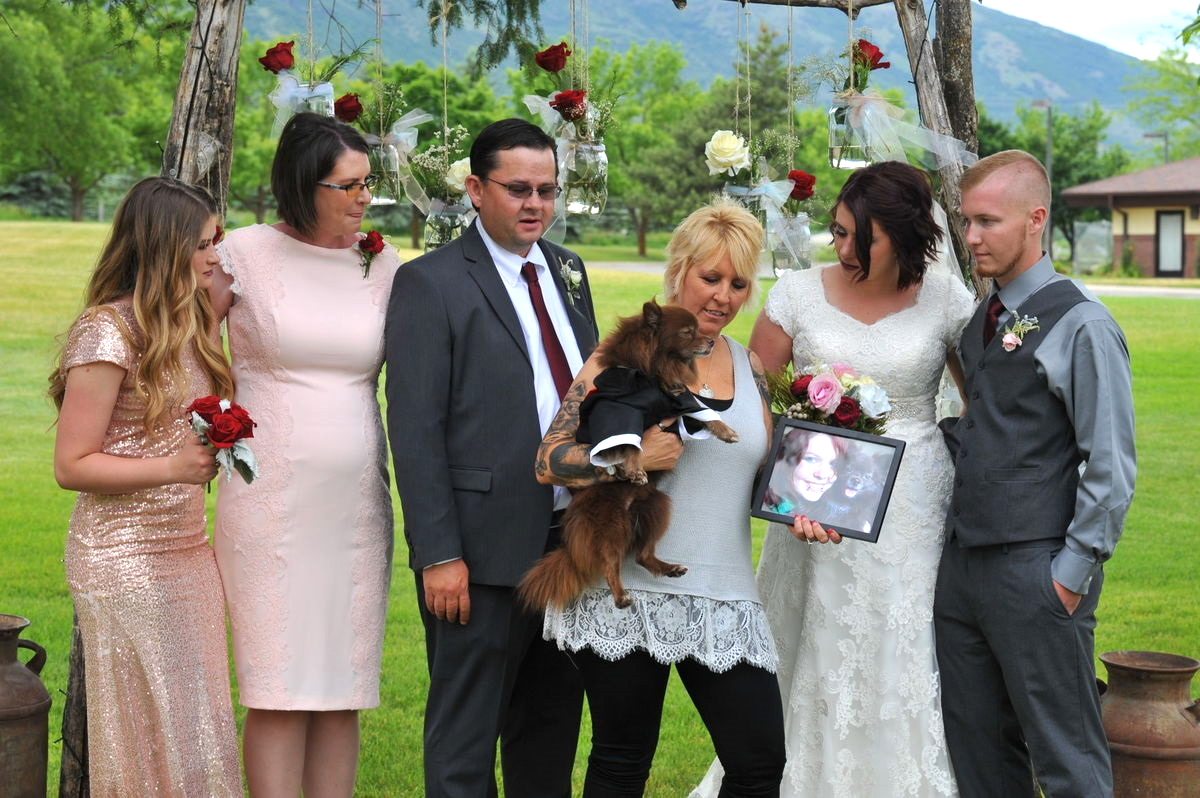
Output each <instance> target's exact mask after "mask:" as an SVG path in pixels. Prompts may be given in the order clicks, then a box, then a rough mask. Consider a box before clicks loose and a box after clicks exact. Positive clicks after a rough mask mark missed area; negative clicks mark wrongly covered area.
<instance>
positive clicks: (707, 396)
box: [696, 341, 717, 399]
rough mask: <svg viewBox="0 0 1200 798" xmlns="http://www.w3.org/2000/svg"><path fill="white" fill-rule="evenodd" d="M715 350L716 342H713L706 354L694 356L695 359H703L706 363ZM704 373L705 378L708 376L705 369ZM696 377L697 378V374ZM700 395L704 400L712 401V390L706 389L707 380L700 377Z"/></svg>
mask: <svg viewBox="0 0 1200 798" xmlns="http://www.w3.org/2000/svg"><path fill="white" fill-rule="evenodd" d="M716 350H717V347H716V341H714V342H713V346H711V347H709V349H708V352H706V353H705V354H703V355H696V357H697V358H701V359H704V361H705V362H706V363H707V362H708V358H710V357H712V353H713V352H715V351H716ZM704 373H705V376H707V375H708V369H707V368H705V369H704ZM697 376H699V374H698V373H697ZM700 395H701V396H703V397H704V398H705V399H712V398H713V396H714V394H713V390H712V388H709V387H708V380H707V379H705V378H703V377H701V379H700Z"/></svg>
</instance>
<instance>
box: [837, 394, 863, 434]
mask: <svg viewBox="0 0 1200 798" xmlns="http://www.w3.org/2000/svg"><path fill="white" fill-rule="evenodd" d="M861 415H862V410H860V409H859V407H858V402H856V401H854V400H853V399H851V398H850V397H849V396H843V397H842V401H840V402H838V406H837V409H836V410H834V411H833V420H834V421H835V422H837V425H838V426H839V427H847V428H849V427H853V426H854V425H855V424H856V423H858V418H859V416H861Z"/></svg>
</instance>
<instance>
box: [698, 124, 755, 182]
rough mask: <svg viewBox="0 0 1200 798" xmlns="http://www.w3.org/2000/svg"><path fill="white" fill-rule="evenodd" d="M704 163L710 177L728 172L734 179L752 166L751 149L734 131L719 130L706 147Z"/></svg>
mask: <svg viewBox="0 0 1200 798" xmlns="http://www.w3.org/2000/svg"><path fill="white" fill-rule="evenodd" d="M704 161H705V163H707V164H708V173H709V174H710V175H715V174H720V173H721V172H726V173H728V174H729V176H730V177H732V176H734V175H736V174H737V173H738V171H739V170H741V169H745V168H747V167H748V166H750V148H749V147H747V146H746V140H745V139H744V138H742V137H741V136H739V135H737V134H735V133H734V132H733V131H732V130H718V131H717V132H716V133H713V136H712V138H711V139H709V141H708V143H707V144H705V145H704Z"/></svg>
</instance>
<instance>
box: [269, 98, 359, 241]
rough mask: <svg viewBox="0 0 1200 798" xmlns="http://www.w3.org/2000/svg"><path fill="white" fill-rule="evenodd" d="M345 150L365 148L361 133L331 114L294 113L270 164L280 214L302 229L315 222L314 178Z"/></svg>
mask: <svg viewBox="0 0 1200 798" xmlns="http://www.w3.org/2000/svg"><path fill="white" fill-rule="evenodd" d="M346 150H353V151H354V152H363V153H365V152H367V142H366V140H365V139H363V137H362V134H361V133H359V132H358V131H357V130H355V129H354V128H352V127H350V126H349V125H345V124H342V123H341V122H339V121H337V120H336V119H334V118H333V117H330V116H321V115H320V114H310V113H302V114H296V115H295V116H293V117H292V118H291V119H289V120H288V123H287V124H286V125H284V126H283V133H282V134H280V136H279V146H278V147H276V148H275V160H274V162H273V163H272V164H271V193H272V194H274V195H275V204H276V205H277V206H278V207H279V217H280V218H281V219H283V220H284V221H285V222H287V223H288V224H289V225H291V226H292V227H294V228H296V229H297V230H299V231H300V232H301V233H305V234H307V233H311V232H312V231H313V229H314V228H316V226H317V207H316V202H315V195H316V190H317V181H319V180H321V179H322V178H324V177H325V176H326V175H327V174H329V173H330V172H332V171H333V167H334V164H335V163H337V159H338V158H339V157H341V155H342V153H343V152H345V151H346Z"/></svg>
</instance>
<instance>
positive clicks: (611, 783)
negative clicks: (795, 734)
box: [572, 649, 786, 798]
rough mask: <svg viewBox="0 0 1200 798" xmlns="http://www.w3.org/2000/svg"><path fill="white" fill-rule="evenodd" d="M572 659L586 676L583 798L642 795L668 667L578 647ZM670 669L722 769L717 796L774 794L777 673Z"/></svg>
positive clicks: (778, 764)
mask: <svg viewBox="0 0 1200 798" xmlns="http://www.w3.org/2000/svg"><path fill="white" fill-rule="evenodd" d="M572 659H574V660H575V663H576V664H577V665H578V666H579V671H580V673H581V674H582V675H583V689H584V692H585V693H586V694H587V698H588V708H589V709H590V711H591V715H592V751H591V753H590V754H589V755H588V769H587V779H586V780H585V781H584V786H583V794H584V796H585V798H609V796H630V795H636V796H640V795H642V793H643V792H644V791H645V789H646V779H647V778H649V776H650V763H651V761H653V759H654V750H655V748H657V746H658V730H659V724H660V722H661V720H662V707H663V697H664V695H665V694H666V690H667V678H668V677H669V676H670V674H671V666H669V665H663V664H660V663H658V662H656V661H655V660H654V659H653V658H652V657H651V656H650V655H649V654H647V653H646V652H644V651H636V652H634V653H632V654H630V655H628V656H626V657H624V658H622V659H619V660H617V661H616V662H610V661H609V660H606V659H604V658H602V657H600V656H597V655H596V654H595V653H593V652H592V651H591V650H589V649H583V650H581V651H579V652H578V653H576V654H573V655H572ZM675 668H676V670H677V671H678V673H679V679H680V681H682V682H683V686H684V688H685V689H686V690H687V691H688V695H689V696H691V698H692V703H693V704H695V705H696V709H697V710H698V711H699V712H700V718H701V720H703V721H704V725H705V727H706V728H707V729H708V733H709V735H710V736H711V737H712V741H713V746H714V747H715V748H716V751H717V756H718V758H720V760H721V764H722V765H723V766H724V768H725V780H724V782H723V783H722V786H721V793H720V794H721V795H722V796H763V795H769V796H778V795H779V782H780V780H781V779H782V778H783V765H784V761H785V759H786V755H785V753H784V743H783V708H782V706H781V704H780V700H779V682H778V681H777V680H776V678H775V674H773V673H771V672H770V671H766V670H763V669H762V668H757V667H755V666H753V665H748V664H746V663H744V662H743V663H739V664H738V665H736V666H735V667H733V668H732V669H730V670H728V671H726V672H724V673H713V672H712V671H710V670H709V669H708V668H706V667H704V666H703V665H701V664H699V663H697V662H695V661H693V660H684V661H682V662H678V663H676V664H675ZM700 775H701V774H699V773H698V774H696V776H697V781H699V777H700Z"/></svg>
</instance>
